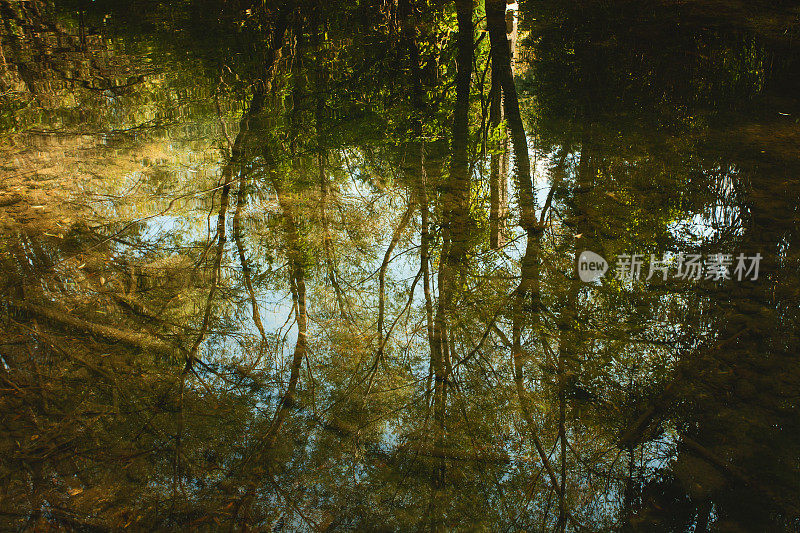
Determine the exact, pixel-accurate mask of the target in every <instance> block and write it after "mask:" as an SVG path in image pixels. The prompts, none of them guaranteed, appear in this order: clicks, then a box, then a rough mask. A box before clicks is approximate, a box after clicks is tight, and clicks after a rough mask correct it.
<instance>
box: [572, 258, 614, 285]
mask: <svg viewBox="0 0 800 533" xmlns="http://www.w3.org/2000/svg"><path fill="white" fill-rule="evenodd" d="M606 271H608V262H606V260H605V259H603V258H602V257H600V256H599V255H597V254H596V253H594V252H590V251H589V250H584V251H583V252H581V255H580V256H579V257H578V277H579V278H581V281H583V282H585V283H588V282H590V281H594V280H596V279H597V278H599V277H601V276H602V275H603V274H605V273H606Z"/></svg>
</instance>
